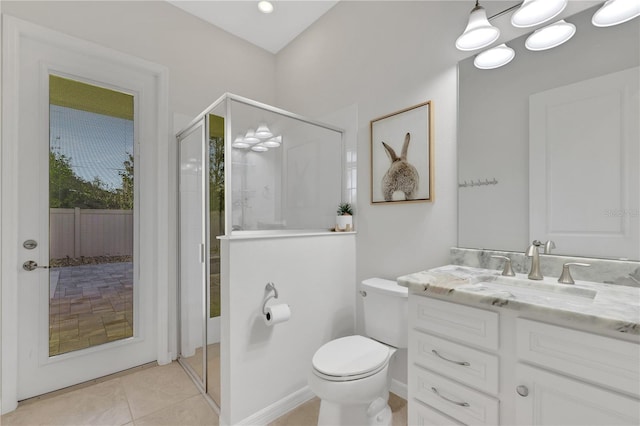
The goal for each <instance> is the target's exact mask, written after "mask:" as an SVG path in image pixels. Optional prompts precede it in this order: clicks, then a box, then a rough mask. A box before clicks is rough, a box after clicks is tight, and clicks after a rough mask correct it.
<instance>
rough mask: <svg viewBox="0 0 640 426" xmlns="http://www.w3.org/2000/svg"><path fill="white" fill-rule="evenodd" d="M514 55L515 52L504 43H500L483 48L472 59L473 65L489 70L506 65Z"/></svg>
mask: <svg viewBox="0 0 640 426" xmlns="http://www.w3.org/2000/svg"><path fill="white" fill-rule="evenodd" d="M515 56H516V52H515V51H514V50H513V49H512V48H510V47H509V46H507V45H506V44H504V43H502V44H501V45H499V46H496V47H492V48H491V49H489V50H485V51H484V52H482V53H480V54H479V55H478V56H476V58H475V59H474V60H473V65H475V66H476V68H480V69H481V70H491V69H494V68H499V67H501V66H503V65H507V64H508V63H509V62H511V61H512V60H513V58H514V57H515Z"/></svg>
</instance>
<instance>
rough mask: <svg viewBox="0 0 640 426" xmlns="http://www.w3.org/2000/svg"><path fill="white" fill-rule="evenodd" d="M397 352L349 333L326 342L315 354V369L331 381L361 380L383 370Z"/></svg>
mask: <svg viewBox="0 0 640 426" xmlns="http://www.w3.org/2000/svg"><path fill="white" fill-rule="evenodd" d="M392 353H393V352H392V351H391V350H390V348H389V347H388V346H385V345H383V344H382V343H379V342H377V341H375V340H373V339H369V338H367V337H363V336H347V337H342V338H340V339H336V340H332V341H331V342H328V343H325V344H324V345H323V346H322V347H320V349H318V350H317V351H316V353H315V354H314V356H313V359H312V364H313V372H314V374H316V375H317V376H319V377H321V378H323V379H325V380H329V381H334V382H338V381H348V380H358V379H362V378H365V377H369V376H372V375H374V374H376V373H378V372H380V371H381V370H383V369H384V368H385V367H386V365H387V363H388V361H389V358H390V356H391V354H392Z"/></svg>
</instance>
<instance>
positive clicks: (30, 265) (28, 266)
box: [22, 260, 51, 271]
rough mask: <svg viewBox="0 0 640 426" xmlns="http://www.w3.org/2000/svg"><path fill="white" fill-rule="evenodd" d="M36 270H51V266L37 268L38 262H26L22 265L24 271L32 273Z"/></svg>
mask: <svg viewBox="0 0 640 426" xmlns="http://www.w3.org/2000/svg"><path fill="white" fill-rule="evenodd" d="M37 268H42V269H49V268H51V266H38V262H36V261H34V260H27V261H26V262H24V263H23V264H22V269H24V270H25V271H33V270H35V269H37Z"/></svg>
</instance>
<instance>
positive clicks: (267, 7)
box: [258, 0, 273, 14]
mask: <svg viewBox="0 0 640 426" xmlns="http://www.w3.org/2000/svg"><path fill="white" fill-rule="evenodd" d="M258 10H259V11H260V12H262V13H266V14H269V13H271V12H273V3H271V2H270V1H267V0H262V1H259V2H258Z"/></svg>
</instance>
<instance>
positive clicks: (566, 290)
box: [474, 276, 597, 303]
mask: <svg viewBox="0 0 640 426" xmlns="http://www.w3.org/2000/svg"><path fill="white" fill-rule="evenodd" d="M474 286H475V287H476V289H477V290H480V291H482V290H483V289H486V291H489V292H498V293H499V295H500V296H505V297H508V298H514V299H519V298H522V297H529V298H530V297H535V298H544V299H545V300H549V299H560V300H565V301H573V302H582V303H584V302H592V301H593V299H594V298H595V297H596V295H597V291H596V290H592V289H590V288H584V287H578V286H575V285H567V284H558V283H553V282H546V281H532V280H525V279H520V278H511V277H503V276H497V277H487V279H483V280H480V281H479V282H478V283H476V284H475V285H474Z"/></svg>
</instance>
